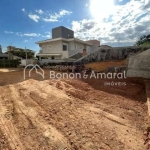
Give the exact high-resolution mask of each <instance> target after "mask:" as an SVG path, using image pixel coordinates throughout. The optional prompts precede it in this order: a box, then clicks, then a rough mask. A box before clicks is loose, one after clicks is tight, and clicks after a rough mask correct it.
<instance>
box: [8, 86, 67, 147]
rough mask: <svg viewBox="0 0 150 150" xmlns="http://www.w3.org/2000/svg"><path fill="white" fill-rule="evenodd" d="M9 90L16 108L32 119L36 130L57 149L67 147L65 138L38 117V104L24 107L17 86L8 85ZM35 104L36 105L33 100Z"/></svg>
mask: <svg viewBox="0 0 150 150" xmlns="http://www.w3.org/2000/svg"><path fill="white" fill-rule="evenodd" d="M10 90H11V93H12V96H13V99H14V103H15V105H16V106H17V108H18V109H19V110H20V111H21V112H22V113H23V114H25V116H27V117H28V118H29V119H30V120H32V123H33V124H34V126H36V127H37V129H38V130H40V131H41V133H43V136H44V137H45V138H48V139H49V140H48V142H49V144H50V145H51V144H53V145H54V146H56V147H57V148H58V149H65V148H66V147H67V148H69V147H70V145H69V144H68V141H67V139H65V137H64V136H63V135H62V134H61V133H60V132H59V131H57V130H56V128H54V127H52V126H51V125H49V124H48V123H47V122H46V121H45V120H44V119H42V117H40V116H39V115H38V114H40V111H43V110H41V109H40V107H39V106H38V107H37V108H35V107H26V106H25V105H24V103H23V102H22V101H21V97H20V96H19V91H18V89H17V87H14V86H10ZM34 104H35V106H36V105H37V104H36V103H35V102H34Z"/></svg>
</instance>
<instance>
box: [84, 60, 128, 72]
mask: <svg viewBox="0 0 150 150" xmlns="http://www.w3.org/2000/svg"><path fill="white" fill-rule="evenodd" d="M127 62H128V60H127V59H125V60H112V61H106V62H93V63H89V64H86V65H85V66H86V67H88V68H92V69H93V70H98V71H104V70H105V69H107V68H108V67H110V66H126V65H127Z"/></svg>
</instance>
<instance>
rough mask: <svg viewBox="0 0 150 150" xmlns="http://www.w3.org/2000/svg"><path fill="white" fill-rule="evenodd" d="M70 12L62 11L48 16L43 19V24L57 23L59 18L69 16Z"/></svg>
mask: <svg viewBox="0 0 150 150" xmlns="http://www.w3.org/2000/svg"><path fill="white" fill-rule="evenodd" d="M71 13H72V12H71V11H67V10H64V9H62V10H61V11H59V12H58V13H54V14H49V16H46V17H45V18H44V17H43V20H44V21H45V22H57V21H58V19H59V18H62V17H63V16H65V15H70V14H71Z"/></svg>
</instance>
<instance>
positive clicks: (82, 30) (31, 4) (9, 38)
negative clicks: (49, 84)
mask: <svg viewBox="0 0 150 150" xmlns="http://www.w3.org/2000/svg"><path fill="white" fill-rule="evenodd" d="M58 26H65V27H67V28H69V29H72V30H74V32H75V37H76V38H79V39H82V40H90V39H97V40H100V42H101V44H102V45H110V46H115V47H118V46H131V45H134V44H135V42H136V41H137V40H138V39H139V38H140V36H142V35H144V34H150V0H0V45H2V48H3V52H5V50H6V47H7V46H8V45H12V46H15V47H20V48H25V47H26V48H28V49H32V50H34V51H36V52H38V51H39V49H40V48H39V47H38V45H37V44H35V42H37V41H41V40H46V39H50V38H51V30H52V28H55V27H58Z"/></svg>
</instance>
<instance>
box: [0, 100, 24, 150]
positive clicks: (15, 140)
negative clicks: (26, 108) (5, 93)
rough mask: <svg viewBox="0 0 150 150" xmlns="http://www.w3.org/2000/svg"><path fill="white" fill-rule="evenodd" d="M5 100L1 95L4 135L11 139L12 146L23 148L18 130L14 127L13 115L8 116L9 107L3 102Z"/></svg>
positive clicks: (1, 119)
mask: <svg viewBox="0 0 150 150" xmlns="http://www.w3.org/2000/svg"><path fill="white" fill-rule="evenodd" d="M2 102H3V100H2V99H1V97H0V108H1V111H0V128H1V130H2V131H3V132H4V135H5V136H6V138H7V139H8V141H9V144H10V146H11V148H12V149H13V150H14V149H17V150H23V149H24V148H23V146H22V143H21V141H20V139H19V135H18V134H17V132H16V128H15V127H14V125H13V123H12V121H11V116H9V118H8V117H6V114H8V109H7V108H6V107H5V106H4V105H3V104H2Z"/></svg>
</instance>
